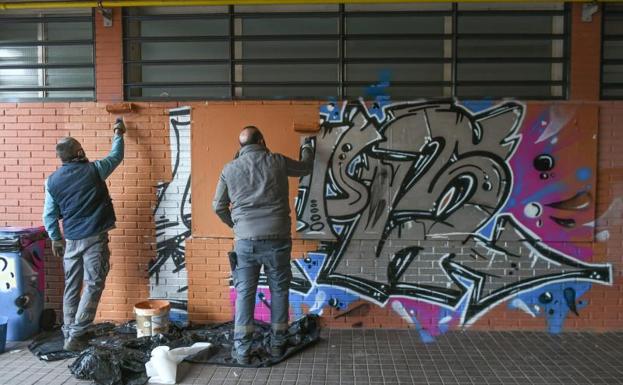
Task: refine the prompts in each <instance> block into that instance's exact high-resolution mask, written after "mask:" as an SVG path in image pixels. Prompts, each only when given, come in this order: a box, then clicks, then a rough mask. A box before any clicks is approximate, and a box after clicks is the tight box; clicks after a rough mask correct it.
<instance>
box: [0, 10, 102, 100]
mask: <svg viewBox="0 0 623 385" xmlns="http://www.w3.org/2000/svg"><path fill="white" fill-rule="evenodd" d="M93 30H94V28H93V14H92V12H91V11H89V12H88V13H86V14H85V13H84V12H82V13H80V14H76V15H69V16H55V15H37V16H32V15H23V14H18V15H13V16H3V17H0V100H2V101H29V100H93V99H94V96H95V95H94V93H95V72H94V69H95V66H94V64H93V58H94V53H93Z"/></svg>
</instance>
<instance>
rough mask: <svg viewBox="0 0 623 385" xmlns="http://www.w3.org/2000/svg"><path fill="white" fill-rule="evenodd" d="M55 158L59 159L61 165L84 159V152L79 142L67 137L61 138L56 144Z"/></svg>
mask: <svg viewBox="0 0 623 385" xmlns="http://www.w3.org/2000/svg"><path fill="white" fill-rule="evenodd" d="M56 156H57V157H59V158H60V160H61V161H62V162H63V163H67V162H71V161H74V160H79V159H81V158H84V150H83V149H82V145H81V144H80V142H78V141H77V140H76V139H74V138H72V137H70V136H67V137H65V138H61V139H60V140H59V141H58V143H56Z"/></svg>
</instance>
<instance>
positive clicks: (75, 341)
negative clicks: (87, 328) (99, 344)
mask: <svg viewBox="0 0 623 385" xmlns="http://www.w3.org/2000/svg"><path fill="white" fill-rule="evenodd" d="M88 347H89V341H87V340H86V339H83V338H79V337H69V338H65V343H64V344H63V349H64V350H67V351H70V352H81V351H83V350H84V349H86V348H88Z"/></svg>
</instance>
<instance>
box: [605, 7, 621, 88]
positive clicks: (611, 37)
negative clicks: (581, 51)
mask: <svg viewBox="0 0 623 385" xmlns="http://www.w3.org/2000/svg"><path fill="white" fill-rule="evenodd" d="M611 6H614V5H611V4H608V3H603V4H602V7H603V8H602V21H601V62H600V65H599V98H600V100H623V81H621V82H608V83H606V82H605V81H604V67H605V66H606V65H608V64H614V65H619V66H620V67H621V70H622V71H623V58H621V59H606V57H605V56H606V55H605V45H606V44H605V42H606V41H620V42H622V43H623V33H621V34H612V35H606V20H607V18H606V12H610V13H611V14H616V15H621V24H622V25H623V7H620V8H614V9H612V8H611V9H609V8H610V7H611ZM609 88H610V89H615V90H621V95H620V96H616V95H614V96H612V95H606V94H605V92H604V91H605V90H606V89H609Z"/></svg>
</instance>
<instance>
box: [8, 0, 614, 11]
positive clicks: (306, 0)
mask: <svg viewBox="0 0 623 385" xmlns="http://www.w3.org/2000/svg"><path fill="white" fill-rule="evenodd" d="M608 1H611V2H618V1H621V0H599V2H608ZM450 2H457V0H179V1H176V0H103V1H28V2H7V3H0V10H13V9H50V8H97V7H99V6H102V7H104V8H116V7H180V6H200V5H243V4H348V3H376V4H383V3H450ZM458 2H464V3H465V2H467V3H480V2H484V1H482V0H458ZM495 2H496V3H499V2H502V3H517V2H522V3H551V2H552V0H523V1H522V0H496V1H495ZM559 2H562V1H559ZM567 2H583V3H585V2H586V0H567Z"/></svg>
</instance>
